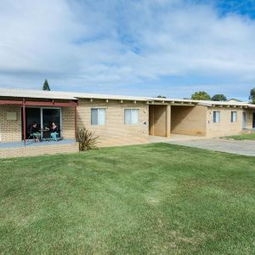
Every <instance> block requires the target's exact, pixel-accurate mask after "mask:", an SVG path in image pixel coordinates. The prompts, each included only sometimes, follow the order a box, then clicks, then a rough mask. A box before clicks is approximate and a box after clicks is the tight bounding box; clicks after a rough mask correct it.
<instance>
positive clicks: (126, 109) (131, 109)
mask: <svg viewBox="0 0 255 255" xmlns="http://www.w3.org/2000/svg"><path fill="white" fill-rule="evenodd" d="M126 111H131V122H130V123H127V121H126ZM133 111H136V112H137V121H136V122H135V123H132V112H133ZM139 112H140V111H139V109H138V108H125V109H124V125H130V126H131V125H138V124H139Z"/></svg>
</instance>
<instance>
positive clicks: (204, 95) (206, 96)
mask: <svg viewBox="0 0 255 255" xmlns="http://www.w3.org/2000/svg"><path fill="white" fill-rule="evenodd" d="M191 99H193V100H211V97H210V95H209V94H208V93H207V92H205V91H198V92H195V93H194V94H192V95H191Z"/></svg>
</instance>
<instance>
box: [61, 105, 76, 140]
mask: <svg viewBox="0 0 255 255" xmlns="http://www.w3.org/2000/svg"><path fill="white" fill-rule="evenodd" d="M62 125H63V127H62V135H63V137H64V139H74V138H75V109H74V107H63V108H62Z"/></svg>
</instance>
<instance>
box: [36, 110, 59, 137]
mask: <svg viewBox="0 0 255 255" xmlns="http://www.w3.org/2000/svg"><path fill="white" fill-rule="evenodd" d="M41 111H42V113H41V118H42V120H41V123H42V127H43V129H45V128H46V127H50V125H51V123H52V122H54V123H55V124H56V125H57V126H58V128H59V129H61V110H60V109H59V108H42V109H41ZM43 136H48V134H47V133H44V134H43ZM43 138H47V137H43Z"/></svg>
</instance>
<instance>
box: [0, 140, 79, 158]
mask: <svg viewBox="0 0 255 255" xmlns="http://www.w3.org/2000/svg"><path fill="white" fill-rule="evenodd" d="M78 151H79V146H78V144H77V143H72V144H58V143H56V144H54V145H38V146H29V145H27V146H21V147H18V148H0V158H13V157H28V156H29V157H31V156H39V155H45V154H47V155H53V154H62V153H74V152H78Z"/></svg>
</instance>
